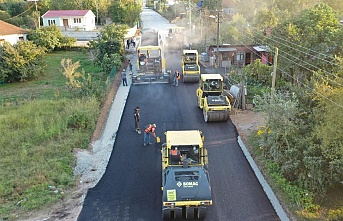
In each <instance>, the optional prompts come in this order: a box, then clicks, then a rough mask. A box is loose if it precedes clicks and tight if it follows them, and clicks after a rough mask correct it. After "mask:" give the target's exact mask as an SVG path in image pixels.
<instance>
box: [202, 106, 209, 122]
mask: <svg viewBox="0 0 343 221" xmlns="http://www.w3.org/2000/svg"><path fill="white" fill-rule="evenodd" d="M202 113H203V115H204V121H205V122H206V123H207V122H208V113H207V112H206V110H205V107H204V108H203V109H202Z"/></svg>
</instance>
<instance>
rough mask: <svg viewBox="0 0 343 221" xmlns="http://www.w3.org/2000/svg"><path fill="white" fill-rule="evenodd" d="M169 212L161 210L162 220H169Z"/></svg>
mask: <svg viewBox="0 0 343 221" xmlns="http://www.w3.org/2000/svg"><path fill="white" fill-rule="evenodd" d="M170 218H171V217H170V211H169V210H167V209H165V210H162V220H170Z"/></svg>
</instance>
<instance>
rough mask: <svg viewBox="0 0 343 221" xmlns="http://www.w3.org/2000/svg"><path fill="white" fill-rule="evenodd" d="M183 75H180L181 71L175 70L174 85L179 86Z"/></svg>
mask: <svg viewBox="0 0 343 221" xmlns="http://www.w3.org/2000/svg"><path fill="white" fill-rule="evenodd" d="M180 78H181V76H180V72H179V71H178V70H177V69H176V70H175V72H174V82H173V85H174V86H176V87H177V86H179V80H180Z"/></svg>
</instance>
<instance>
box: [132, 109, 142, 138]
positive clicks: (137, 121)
mask: <svg viewBox="0 0 343 221" xmlns="http://www.w3.org/2000/svg"><path fill="white" fill-rule="evenodd" d="M133 116H134V118H135V129H136V132H137V133H139V134H140V133H141V130H140V129H139V118H140V116H139V107H136V108H135V112H134V114H133Z"/></svg>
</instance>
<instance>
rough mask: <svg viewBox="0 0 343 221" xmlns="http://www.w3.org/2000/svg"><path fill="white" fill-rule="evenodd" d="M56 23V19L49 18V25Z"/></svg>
mask: <svg viewBox="0 0 343 221" xmlns="http://www.w3.org/2000/svg"><path fill="white" fill-rule="evenodd" d="M55 24H56V21H55V20H51V19H48V25H49V26H51V25H55Z"/></svg>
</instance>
